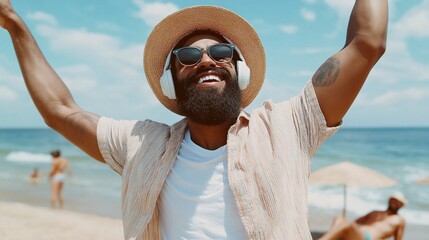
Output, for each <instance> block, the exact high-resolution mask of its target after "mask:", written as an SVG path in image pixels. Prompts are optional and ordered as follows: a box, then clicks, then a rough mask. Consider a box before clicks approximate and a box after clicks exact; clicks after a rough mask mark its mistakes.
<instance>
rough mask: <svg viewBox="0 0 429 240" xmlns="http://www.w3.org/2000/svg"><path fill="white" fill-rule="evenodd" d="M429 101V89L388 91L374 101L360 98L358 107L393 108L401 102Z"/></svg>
mask: <svg viewBox="0 0 429 240" xmlns="http://www.w3.org/2000/svg"><path fill="white" fill-rule="evenodd" d="M425 99H429V88H407V89H402V90H396V91H393V90H391V91H388V92H386V93H384V94H383V95H380V96H377V97H375V98H373V99H367V98H365V97H363V96H362V97H360V98H358V99H357V104H358V105H363V106H391V105H394V104H397V103H400V102H408V103H409V102H415V101H422V100H425Z"/></svg>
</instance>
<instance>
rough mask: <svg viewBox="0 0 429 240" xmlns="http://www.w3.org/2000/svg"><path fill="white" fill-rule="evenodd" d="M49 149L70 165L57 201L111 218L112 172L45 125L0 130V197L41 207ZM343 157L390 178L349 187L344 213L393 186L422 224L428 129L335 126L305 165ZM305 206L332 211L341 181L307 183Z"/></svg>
mask: <svg viewBox="0 0 429 240" xmlns="http://www.w3.org/2000/svg"><path fill="white" fill-rule="evenodd" d="M55 149H60V150H61V152H62V155H63V156H64V157H65V158H67V159H69V160H70V162H71V165H72V175H71V176H69V177H68V178H67V180H66V183H65V187H64V197H65V201H66V202H65V208H66V209H70V210H75V211H81V212H89V213H94V214H98V215H102V216H108V217H115V218H119V217H120V216H121V211H120V209H121V199H120V198H121V196H120V195H121V179H120V176H119V175H118V174H116V173H115V172H113V171H112V170H111V169H110V168H109V167H108V166H107V165H104V164H101V163H99V162H97V161H95V160H92V159H91V158H90V157H88V156H87V155H86V154H85V153H83V152H82V151H81V150H79V149H78V148H76V147H75V146H74V145H72V144H71V143H69V142H68V141H67V140H66V139H65V138H63V137H62V136H61V135H59V134H57V133H56V132H54V131H52V130H50V129H0V200H1V201H21V202H26V203H30V204H33V205H37V206H44V207H49V204H50V203H49V196H50V195H49V183H48V174H49V169H50V164H51V157H50V155H49V152H50V151H52V150H55ZM345 160H347V161H350V162H353V163H355V164H359V165H362V166H365V167H369V168H371V169H373V170H376V171H378V172H381V173H382V174H384V175H386V176H388V177H390V178H393V179H395V180H396V181H397V182H398V184H397V185H396V186H393V187H387V188H352V187H349V188H348V189H347V212H348V214H353V215H362V214H365V213H367V212H369V211H372V210H374V209H377V210H384V209H385V208H386V206H387V199H388V197H389V195H390V194H391V193H393V192H395V191H400V192H402V193H403V194H404V195H405V197H406V198H407V200H408V205H407V206H406V207H405V208H404V209H401V210H400V214H401V215H403V216H404V217H405V218H406V221H407V222H408V223H412V224H423V225H429V185H418V184H415V181H416V180H418V179H421V178H424V177H429V128H356V129H351V128H342V129H340V130H339V131H338V132H337V133H336V134H335V135H334V136H332V137H331V138H330V139H328V140H327V141H326V142H325V143H324V144H323V145H322V146H321V147H320V148H319V151H318V152H317V154H316V155H315V157H314V158H313V160H312V163H311V169H312V171H315V170H317V169H319V168H321V167H325V166H329V165H332V164H335V163H339V162H341V161H345ZM34 168H38V169H39V170H40V171H41V173H42V174H43V176H42V179H41V181H40V182H39V183H37V184H30V183H29V181H28V178H29V175H30V174H31V172H32V170H33V169H34ZM364 177H365V176H362V178H364ZM309 206H310V207H311V208H320V209H323V210H326V211H332V212H334V213H335V212H338V215H340V214H341V211H342V208H343V188H342V187H341V186H317V185H310V188H309Z"/></svg>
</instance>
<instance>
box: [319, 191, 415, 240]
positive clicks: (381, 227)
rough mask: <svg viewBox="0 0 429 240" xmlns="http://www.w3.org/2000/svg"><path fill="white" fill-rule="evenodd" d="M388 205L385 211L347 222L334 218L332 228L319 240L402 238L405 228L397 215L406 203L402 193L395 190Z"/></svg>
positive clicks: (374, 212) (396, 239)
mask: <svg viewBox="0 0 429 240" xmlns="http://www.w3.org/2000/svg"><path fill="white" fill-rule="evenodd" d="M388 203H389V206H388V208H387V210H385V211H373V212H370V213H368V214H367V215H365V216H363V217H361V218H358V219H357V220H355V221H354V222H349V221H347V220H346V219H344V218H342V217H341V218H336V219H335V221H334V223H333V225H332V229H331V230H330V231H329V232H327V233H326V234H325V235H323V236H322V237H321V238H320V240H328V239H329V240H331V239H345V240H347V239H350V240H371V239H386V238H390V237H394V239H395V240H402V238H403V235H404V230H405V220H404V218H403V217H401V216H399V215H398V211H399V209H401V208H402V207H403V206H405V205H406V204H407V200H405V198H404V195H403V194H402V193H400V192H397V193H395V194H393V195H391V196H390V198H389V202H388Z"/></svg>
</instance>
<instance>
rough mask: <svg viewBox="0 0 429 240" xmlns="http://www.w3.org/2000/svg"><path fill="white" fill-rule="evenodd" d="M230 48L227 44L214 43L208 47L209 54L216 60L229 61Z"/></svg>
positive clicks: (230, 55) (230, 56)
mask: <svg viewBox="0 0 429 240" xmlns="http://www.w3.org/2000/svg"><path fill="white" fill-rule="evenodd" d="M232 51H233V50H232V48H231V47H230V46H228V45H214V46H211V47H210V49H209V53H210V56H211V57H212V58H213V60H215V61H218V62H229V61H231V58H232V54H233V52H232Z"/></svg>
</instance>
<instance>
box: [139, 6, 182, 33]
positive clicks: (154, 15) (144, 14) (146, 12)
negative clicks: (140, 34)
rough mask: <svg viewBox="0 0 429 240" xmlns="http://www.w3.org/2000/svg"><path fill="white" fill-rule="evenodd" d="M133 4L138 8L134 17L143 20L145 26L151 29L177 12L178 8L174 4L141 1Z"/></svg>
mask: <svg viewBox="0 0 429 240" xmlns="http://www.w3.org/2000/svg"><path fill="white" fill-rule="evenodd" d="M133 2H134V3H135V4H136V5H137V6H138V7H139V11H138V12H137V13H136V16H137V17H138V18H141V19H143V20H144V21H145V23H146V24H147V25H149V26H152V27H153V26H155V25H156V24H157V23H159V22H160V21H161V20H162V19H163V18H165V17H166V16H168V15H170V14H171V13H173V12H176V11H177V10H179V7H178V6H177V5H175V4H174V3H160V2H153V3H146V2H145V1H143V0H133Z"/></svg>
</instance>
